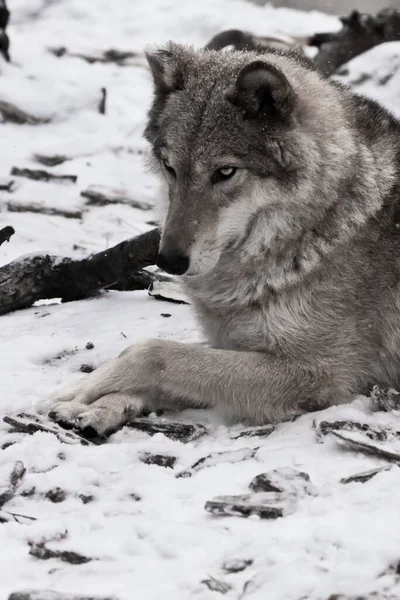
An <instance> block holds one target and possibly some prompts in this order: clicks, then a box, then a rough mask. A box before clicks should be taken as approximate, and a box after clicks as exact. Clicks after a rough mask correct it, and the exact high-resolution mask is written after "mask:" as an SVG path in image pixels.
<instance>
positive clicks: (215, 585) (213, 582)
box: [201, 575, 232, 594]
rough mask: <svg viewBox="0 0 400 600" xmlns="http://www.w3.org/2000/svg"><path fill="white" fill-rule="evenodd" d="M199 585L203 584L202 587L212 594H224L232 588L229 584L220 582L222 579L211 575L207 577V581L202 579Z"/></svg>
mask: <svg viewBox="0 0 400 600" xmlns="http://www.w3.org/2000/svg"><path fill="white" fill-rule="evenodd" d="M201 583H204V585H206V586H207V587H208V589H209V590H211V591H212V592H219V593H220V594H226V593H227V592H229V590H231V589H232V586H231V585H229V583H227V582H226V581H222V579H217V578H216V577H213V576H212V575H209V576H208V579H203V581H202V582H201Z"/></svg>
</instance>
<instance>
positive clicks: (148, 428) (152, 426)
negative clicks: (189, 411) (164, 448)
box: [127, 417, 207, 442]
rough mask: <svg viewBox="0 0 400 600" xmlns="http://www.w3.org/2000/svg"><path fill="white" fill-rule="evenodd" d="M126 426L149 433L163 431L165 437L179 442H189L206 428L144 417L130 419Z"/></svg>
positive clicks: (202, 433) (203, 432) (200, 434)
mask: <svg viewBox="0 0 400 600" xmlns="http://www.w3.org/2000/svg"><path fill="white" fill-rule="evenodd" d="M127 426H128V427H131V428H132V429H138V430H140V431H144V432H146V433H148V434H149V435H154V434H155V433H163V434H164V435H165V436H166V437H168V438H171V439H172V440H179V441H180V442H191V441H193V440H196V439H197V438H199V437H200V436H202V435H204V434H205V433H206V432H207V430H206V428H205V427H204V426H203V425H200V424H191V423H179V422H174V421H165V420H161V419H148V418H145V417H141V418H137V419H131V420H130V421H129V422H128V423H127Z"/></svg>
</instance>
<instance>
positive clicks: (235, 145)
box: [41, 44, 400, 432]
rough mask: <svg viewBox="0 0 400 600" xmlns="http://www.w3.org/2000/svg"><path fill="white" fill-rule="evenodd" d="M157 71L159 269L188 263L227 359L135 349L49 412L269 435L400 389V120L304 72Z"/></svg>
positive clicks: (186, 55) (247, 61)
mask: <svg viewBox="0 0 400 600" xmlns="http://www.w3.org/2000/svg"><path fill="white" fill-rule="evenodd" d="M148 56H149V64H150V67H151V70H152V73H153V78H154V85H155V94H154V102H153V105H152V108H151V110H150V113H149V121H148V125H147V128H146V132H145V136H146V138H147V139H148V141H149V142H150V145H151V156H150V159H149V162H150V164H151V167H152V168H153V170H154V172H155V173H156V175H157V176H158V177H159V179H160V183H161V191H160V222H161V226H162V232H163V233H162V240H161V249H160V252H161V254H162V255H163V256H166V257H167V258H168V256H172V255H176V254H180V255H185V256H187V257H189V259H190V264H189V269H188V271H187V272H186V274H185V275H184V276H183V277H182V279H183V281H184V283H185V286H186V288H187V292H188V294H189V295H190V297H191V299H192V301H193V304H194V307H195V310H196V313H197V316H198V318H199V321H200V323H201V325H202V326H203V328H204V331H205V333H206V335H207V337H208V340H209V342H210V345H211V347H209V348H208V347H202V346H199V347H197V346H195V345H190V344H181V343H177V342H171V341H165V340H150V341H149V342H146V343H144V344H140V345H137V346H132V347H130V348H128V349H127V350H125V351H124V352H123V353H122V354H121V355H120V356H119V357H118V358H116V359H113V360H111V361H109V362H107V363H105V364H104V365H103V366H101V367H100V368H99V369H97V370H96V371H95V372H93V373H91V374H89V375H87V376H86V377H85V378H84V379H82V380H80V381H79V382H77V383H76V384H73V385H72V386H71V385H68V386H67V387H63V388H61V389H60V390H58V391H56V392H55V394H53V395H52V396H51V398H50V399H48V400H46V401H45V402H43V403H41V410H44V411H46V410H52V411H53V413H52V414H53V416H54V417H55V418H58V419H63V420H69V421H73V422H75V423H78V424H80V426H82V427H84V426H87V425H89V426H92V427H94V428H95V429H96V430H97V431H99V432H104V431H106V430H108V429H114V428H116V427H118V426H120V425H121V424H122V423H123V422H125V421H126V419H127V417H128V415H129V414H132V413H133V414H135V413H137V412H140V411H141V410H143V409H144V408H159V407H161V406H163V405H164V404H168V405H174V406H176V407H182V406H187V405H189V406H194V407H210V406H211V407H215V406H216V407H218V408H220V409H221V411H222V412H223V413H224V414H225V415H226V416H227V418H228V417H229V418H230V419H233V420H244V421H247V422H250V423H252V424H262V423H266V422H275V421H281V420H286V419H289V418H291V417H293V416H294V415H297V414H299V413H302V412H306V411H309V410H315V409H320V408H324V407H327V406H330V405H332V404H341V403H345V402H348V401H350V400H351V399H352V398H353V397H354V396H355V395H356V394H358V393H359V392H362V391H364V390H365V386H366V385H367V384H379V385H381V386H385V387H389V386H392V387H394V388H397V389H398V388H399V385H400V294H399V269H400V265H399V260H400V252H399V250H400V248H399V246H400V230H399V223H400V210H399V185H400V157H399V153H400V128H399V123H398V122H397V120H396V119H395V118H394V117H393V116H392V115H391V114H389V113H388V112H387V111H386V110H384V109H383V108H381V107H379V106H378V105H377V104H376V103H374V102H372V101H370V100H367V99H365V98H361V97H359V96H357V95H355V94H353V93H352V92H351V91H350V90H348V89H346V88H344V87H342V86H340V85H338V84H336V83H334V82H331V81H328V80H327V79H325V78H324V77H323V76H322V75H320V74H319V73H318V72H317V71H315V70H314V69H313V68H312V67H311V66H310V65H309V64H308V63H307V62H306V61H305V60H302V59H301V58H299V57H298V56H296V55H291V54H284V53H279V52H275V51H271V52H270V53H268V52H264V53H263V54H262V55H257V54H255V53H251V52H232V53H230V52H216V51H195V50H193V49H191V48H186V47H183V46H180V45H176V44H169V45H168V46H167V47H166V48H165V49H163V50H158V51H155V52H152V53H149V55H148ZM224 167H231V168H232V167H235V168H236V169H237V170H236V172H235V173H234V175H233V176H232V177H230V178H226V179H222V180H221V171H218V169H221V168H224ZM224 172H225V173H226V172H228V173H229V171H226V170H225V171H224ZM88 405H89V406H88Z"/></svg>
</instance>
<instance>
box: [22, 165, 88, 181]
mask: <svg viewBox="0 0 400 600" xmlns="http://www.w3.org/2000/svg"><path fill="white" fill-rule="evenodd" d="M11 175H16V176H17V177H26V178H27V179H33V181H46V182H48V181H60V182H68V183H76V182H77V181H78V177H77V175H54V173H49V172H48V171H43V170H42V169H20V168H19V167H13V168H12V169H11Z"/></svg>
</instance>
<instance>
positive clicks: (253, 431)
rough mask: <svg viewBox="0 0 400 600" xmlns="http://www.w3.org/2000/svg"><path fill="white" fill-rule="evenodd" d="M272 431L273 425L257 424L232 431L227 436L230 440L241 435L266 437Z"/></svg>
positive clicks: (273, 429)
mask: <svg viewBox="0 0 400 600" xmlns="http://www.w3.org/2000/svg"><path fill="white" fill-rule="evenodd" d="M274 431H275V427H274V425H258V426H256V427H245V428H243V429H239V430H238V431H232V432H231V433H230V434H229V437H230V438H231V440H237V439H239V438H241V437H268V436H269V435H271V433H273V432H274Z"/></svg>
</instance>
